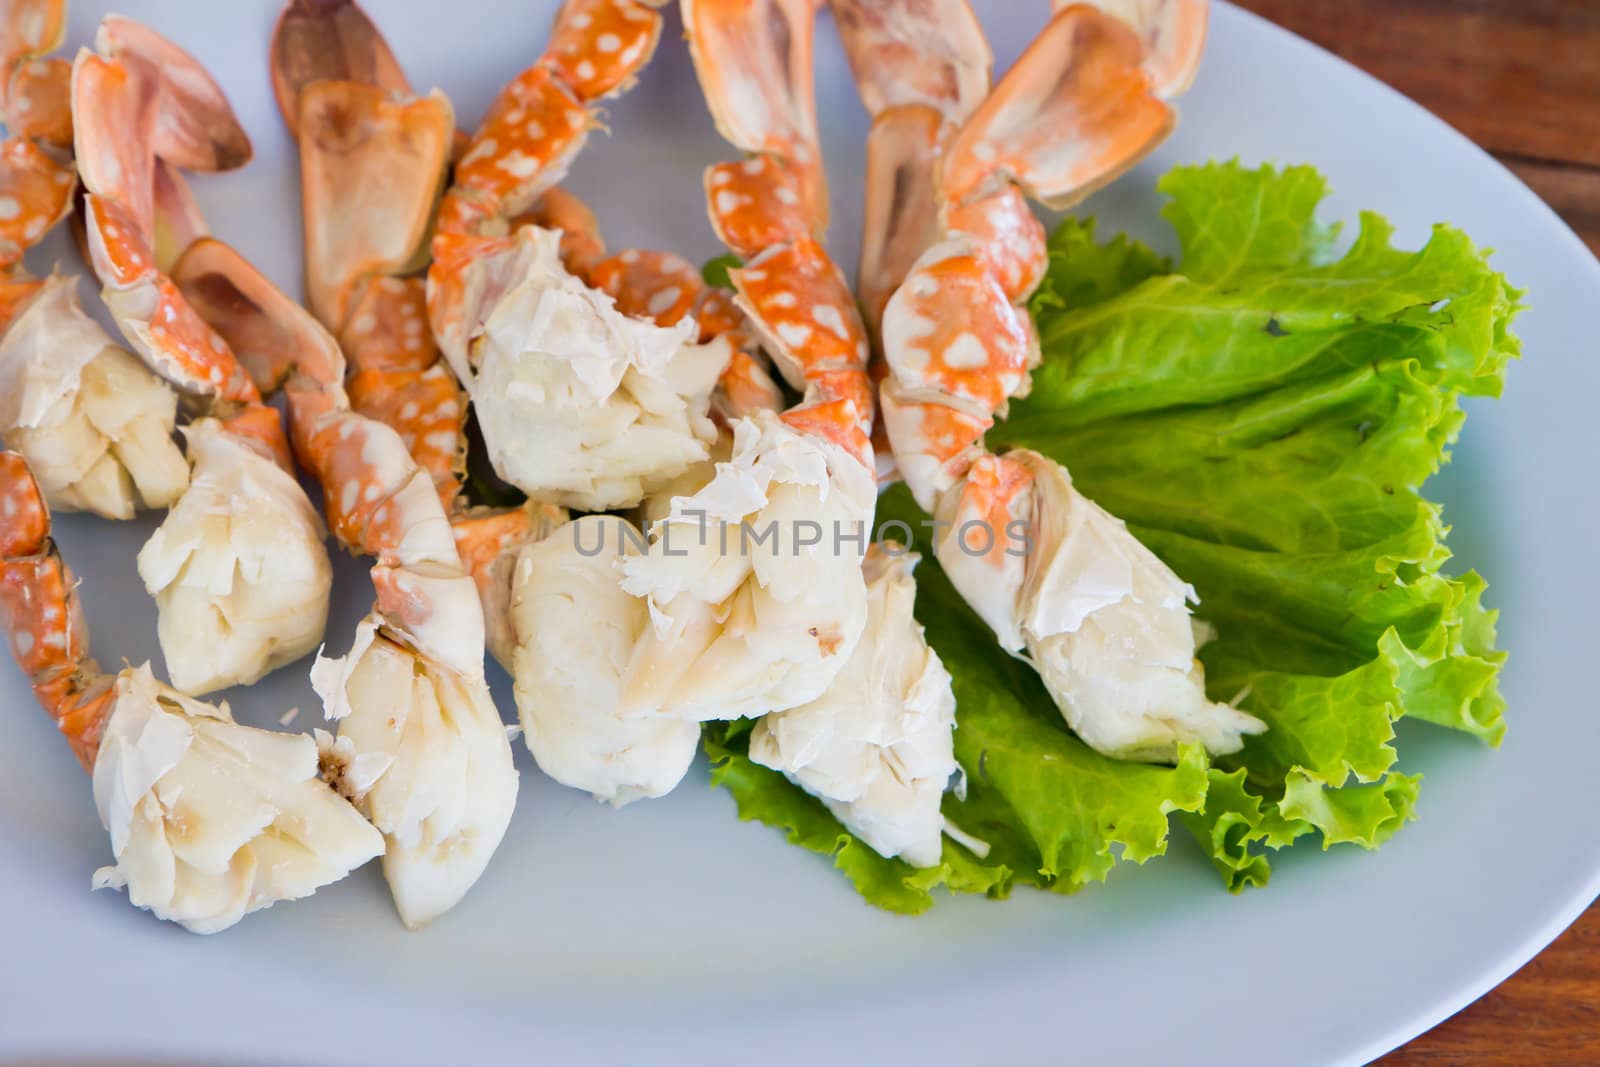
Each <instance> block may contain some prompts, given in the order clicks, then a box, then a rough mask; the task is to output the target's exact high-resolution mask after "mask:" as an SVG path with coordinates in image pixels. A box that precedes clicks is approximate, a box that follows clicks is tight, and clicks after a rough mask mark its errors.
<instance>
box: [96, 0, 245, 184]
mask: <svg viewBox="0 0 1600 1067" xmlns="http://www.w3.org/2000/svg"><path fill="white" fill-rule="evenodd" d="M95 48H96V49H97V50H98V51H99V53H100V55H101V56H104V57H105V58H106V60H107V61H108V63H109V64H111V65H125V66H127V67H130V68H133V69H135V70H137V71H138V72H139V76H140V78H141V79H143V80H146V81H147V86H146V89H147V91H149V92H152V93H154V94H155V96H156V101H155V102H154V105H153V110H152V111H151V112H149V113H147V114H149V115H151V116H159V117H160V121H158V122H157V121H149V122H146V123H144V124H142V125H140V126H136V127H132V128H129V129H125V130H122V131H120V135H121V138H123V139H124V141H125V143H127V142H131V141H133V140H134V139H135V138H137V137H138V135H139V134H140V133H146V134H148V138H149V139H148V140H145V141H143V142H142V143H136V144H135V143H129V144H128V147H129V148H130V149H133V150H135V151H139V152H143V153H148V154H149V155H151V156H154V157H155V158H157V159H164V160H166V161H167V162H168V163H171V164H172V165H173V166H177V167H182V168H183V169H184V170H201V171H224V170H235V169H237V168H239V167H242V166H244V165H245V164H246V163H248V162H250V157H251V154H252V149H251V147H250V137H249V135H248V134H246V133H245V132H244V127H243V126H241V125H240V124H239V120H238V119H237V118H235V117H234V114H233V106H232V105H231V104H229V103H228V98H227V96H226V95H225V94H224V93H223V91H222V87H221V86H220V85H218V84H217V82H216V79H214V78H212V77H211V74H210V72H208V71H207V70H206V68H205V67H204V66H202V65H201V63H200V61H199V60H197V59H195V58H194V57H193V56H191V55H190V54H189V53H188V52H185V51H184V50H183V49H181V48H179V47H178V46H177V45H175V44H173V43H172V42H171V41H169V40H167V39H166V38H165V37H163V36H161V35H160V34H159V33H156V32H155V31H154V30H152V29H150V28H149V27H147V26H143V25H141V24H140V23H137V22H135V21H133V20H132V19H129V18H123V17H122V16H121V15H107V16H106V17H105V18H104V19H102V20H101V21H100V30H99V32H98V33H97V34H96V35H95ZM80 76H82V75H81V72H80V73H78V74H76V75H75V77H80ZM76 94H77V87H76V86H74V95H75V96H76ZM133 96H134V97H135V99H134V100H132V101H130V106H137V100H138V97H140V96H142V94H133ZM77 102H79V103H81V102H82V98H81V97H80V98H79V99H78V101H77ZM73 113H74V114H75V115H76V116H77V117H78V121H79V122H83V121H85V116H84V114H83V109H82V108H80V107H76V106H75V107H74V108H73ZM111 117H113V116H107V118H111ZM98 120H99V117H98V116H94V117H92V118H90V119H89V121H98ZM80 155H81V153H80ZM144 173H145V168H143V167H139V168H133V169H130V170H128V171H127V172H126V174H127V177H128V178H130V179H136V178H138V177H140V176H142V175H143V174H144ZM90 187H91V188H95V189H98V188H99V186H97V185H94V184H93V183H90Z"/></svg>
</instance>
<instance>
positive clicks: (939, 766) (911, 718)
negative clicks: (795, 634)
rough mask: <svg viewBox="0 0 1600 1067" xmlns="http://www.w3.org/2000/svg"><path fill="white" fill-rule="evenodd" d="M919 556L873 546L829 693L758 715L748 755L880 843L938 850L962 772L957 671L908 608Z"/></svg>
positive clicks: (889, 851)
mask: <svg viewBox="0 0 1600 1067" xmlns="http://www.w3.org/2000/svg"><path fill="white" fill-rule="evenodd" d="M916 561H917V557H916V556H915V555H913V554H909V553H907V552H906V551H905V550H904V549H898V550H897V551H895V552H893V553H891V552H890V551H885V550H881V549H877V548H875V549H874V550H873V551H872V552H871V553H869V554H868V556H867V560H866V563H865V565H864V568H863V570H864V575H865V578H866V582H867V626H866V630H865V632H864V633H863V634H862V638H861V642H860V644H858V645H857V646H856V650H855V653H854V654H853V655H852V656H851V657H850V660H849V662H848V663H846V664H845V667H844V669H843V670H842V671H840V672H839V675H838V677H836V678H835V679H834V680H833V684H832V685H830V686H829V687H828V689H827V691H826V692H825V693H823V694H822V695H821V696H820V697H818V698H817V699H816V700H813V701H811V702H810V703H809V704H804V705H802V706H800V707H798V708H793V709H791V710H789V711H783V712H777V713H775V714H772V715H767V716H764V717H763V718H761V719H760V720H759V721H758V722H757V723H756V725H755V728H754V730H753V731H752V732H751V735H750V758H751V759H752V760H754V761H755V762H756V763H759V764H761V765H762V766H764V767H771V768H772V769H773V770H776V771H782V772H783V773H784V774H785V775H787V776H788V778H789V779H790V780H791V781H792V782H794V783H795V784H796V785H798V786H800V787H801V788H802V789H804V790H805V791H806V792H808V793H811V794H812V795H813V796H816V797H817V798H819V799H820V800H821V801H822V802H823V803H824V804H826V805H827V807H828V810H829V811H831V812H833V814H834V816H835V817H836V818H837V819H838V820H839V821H840V822H841V823H842V824H843V825H844V827H845V828H846V829H847V830H849V831H850V832H851V833H853V834H855V835H856V836H858V837H860V838H861V839H862V840H863V841H865V842H866V843H867V844H868V845H870V846H872V848H873V849H874V850H875V851H877V852H878V853H879V854H880V855H882V856H886V857H889V858H894V857H896V856H898V857H900V858H902V859H904V860H905V861H906V862H907V863H910V864H911V865H912V866H915V867H929V866H932V865H934V864H936V863H938V862H939V852H940V836H941V831H942V830H943V828H944V818H943V816H942V815H941V814H940V812H939V804H940V801H941V800H942V798H943V796H944V791H945V787H946V785H948V783H949V781H950V778H951V776H952V775H953V774H955V773H956V770H957V766H956V758H955V742H954V739H953V733H952V732H953V730H954V729H955V713H956V699H955V694H954V693H953V692H952V691H951V688H950V674H949V672H948V671H946V670H945V668H944V664H943V663H941V662H940V660H939V655H938V653H936V652H934V651H933V650H932V649H931V648H929V647H928V643H927V641H926V640H925V639H924V637H923V634H922V627H921V626H920V625H918V623H917V621H916V619H915V618H913V617H912V614H911V609H912V605H913V603H914V602H915V600H916V585H915V583H914V582H913V581H912V578H911V570H912V568H913V567H914V566H915V565H916Z"/></svg>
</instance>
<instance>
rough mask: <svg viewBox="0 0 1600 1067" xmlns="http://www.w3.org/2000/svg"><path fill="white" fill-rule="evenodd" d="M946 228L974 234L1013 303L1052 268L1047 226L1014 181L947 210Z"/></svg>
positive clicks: (1020, 298)
mask: <svg viewBox="0 0 1600 1067" xmlns="http://www.w3.org/2000/svg"><path fill="white" fill-rule="evenodd" d="M944 225H945V229H946V230H947V231H948V232H949V233H951V234H964V235H966V236H968V237H971V238H972V240H973V243H974V244H975V245H976V246H977V249H978V252H979V254H980V255H982V257H983V259H984V261H985V262H986V263H988V265H989V269H990V270H992V271H993V272H994V275H995V278H996V279H997V280H998V281H999V282H1000V288H1001V289H1003V290H1004V291H1005V294H1006V296H1007V297H1008V298H1009V299H1010V300H1011V302H1012V303H1021V302H1023V301H1024V300H1026V299H1027V298H1028V297H1029V296H1031V295H1032V294H1033V291H1034V290H1035V289H1037V288H1038V287H1039V283H1040V282H1042V281H1044V273H1045V271H1046V270H1048V269H1049V267H1050V249H1049V243H1048V241H1049V239H1048V236H1047V235H1046V233H1045V229H1044V224H1043V223H1041V222H1040V221H1039V220H1038V218H1037V217H1036V216H1035V215H1034V213H1033V210H1032V209H1031V208H1029V207H1028V200H1027V197H1025V196H1024V195H1023V193H1022V190H1021V189H1018V188H1017V187H1016V186H1015V185H1010V184H1007V185H1004V186H1002V187H1001V188H1000V189H999V190H997V191H995V192H993V193H990V194H989V195H988V196H985V197H980V198H979V199H977V200H973V201H970V202H968V203H966V204H958V205H955V206H952V207H950V208H948V209H947V210H946V212H945V217H944Z"/></svg>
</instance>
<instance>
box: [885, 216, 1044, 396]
mask: <svg viewBox="0 0 1600 1067" xmlns="http://www.w3.org/2000/svg"><path fill="white" fill-rule="evenodd" d="M941 249H942V250H943V254H942V255H940V254H939V253H940V249H936V250H934V251H932V252H930V253H929V256H928V257H924V262H923V263H922V264H921V265H920V266H918V267H917V269H915V270H913V271H912V272H911V275H910V276H909V277H908V278H907V279H906V282H905V284H904V285H902V286H901V287H900V290H899V291H898V292H897V293H895V295H894V297H893V299H891V300H890V301H889V306H888V308H887V310H886V311H885V314H884V319H883V335H884V348H885V350H886V352H887V353H888V360H889V366H890V369H891V370H892V371H893V372H894V375H895V377H896V378H898V379H899V380H900V381H901V382H902V383H904V384H906V385H907V386H911V387H926V388H932V389H937V390H939V391H941V392H943V393H945V394H947V395H949V396H952V397H958V398H961V399H962V400H965V401H968V402H970V403H974V404H977V405H978V406H980V407H981V408H982V409H983V410H985V411H990V412H992V411H995V410H997V409H999V407H1000V406H1001V405H1002V404H1004V403H1005V401H1006V399H1007V398H1008V397H1010V396H1012V395H1013V394H1015V393H1016V392H1017V390H1019V389H1020V388H1022V386H1023V384H1024V383H1025V382H1026V381H1027V373H1028V368H1029V367H1031V366H1033V365H1034V364H1035V362H1036V353H1037V350H1038V338H1037V337H1036V336H1035V335H1034V333H1033V331H1032V329H1031V328H1030V327H1029V323H1028V322H1027V312H1026V311H1025V310H1024V309H1021V308H1018V307H1016V306H1015V305H1013V304H1012V302H1011V299H1010V297H1008V296H1007V294H1006V292H1005V290H1004V289H1003V288H1002V287H1001V285H1000V282H999V280H998V279H997V278H996V277H995V275H994V273H993V272H992V271H991V270H990V269H989V265H988V263H987V262H986V261H985V260H984V259H983V258H982V257H981V256H980V255H979V254H978V252H977V251H976V249H974V248H973V247H972V245H971V242H961V243H955V244H952V245H947V246H941ZM929 257H933V258H931V260H930V258H929Z"/></svg>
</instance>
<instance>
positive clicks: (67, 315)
mask: <svg viewBox="0 0 1600 1067" xmlns="http://www.w3.org/2000/svg"><path fill="white" fill-rule="evenodd" d="M74 285H75V282H74V280H73V279H70V278H66V277H61V276H57V277H53V278H50V279H49V280H47V281H46V282H45V283H44V287H43V288H42V289H41V290H40V292H39V293H38V295H36V296H35V297H34V298H33V299H32V300H30V301H29V302H28V304H27V306H26V307H25V308H24V309H23V310H22V312H21V314H19V315H18V316H17V318H16V319H15V320H13V321H12V323H11V326H10V328H9V329H7V330H6V332H5V336H4V338H0V435H3V436H4V437H5V440H6V442H7V443H8V444H9V445H10V446H11V447H13V448H15V449H17V451H19V452H21V453H22V454H23V455H24V456H26V457H27V459H28V465H29V466H30V467H31V468H32V470H33V472H34V475H35V477H37V478H38V481H39V486H40V488H41V489H43V490H44V494H45V499H46V500H47V501H48V502H49V504H50V506H51V507H52V508H55V509H56V510H59V511H91V512H94V513H95V514H97V515H102V516H104V517H106V518H109V519H128V518H132V517H133V513H134V511H135V510H136V509H138V508H139V507H148V508H165V507H168V506H170V505H171V504H172V503H173V502H174V501H176V500H177V499H178V497H179V496H181V495H182V493H183V490H184V488H185V487H186V486H187V485H188V484H189V465H188V463H187V462H185V460H184V458H183V452H182V451H181V450H180V449H179V448H178V444H177V442H176V441H175V440H174V439H173V424H174V421H175V418H176V415H177V406H178V401H177V396H176V395H175V394H174V393H173V392H172V390H171V389H169V388H167V386H166V385H165V384H164V383H163V382H162V381H161V380H160V379H159V378H157V377H156V376H155V375H154V374H152V373H151V372H150V371H149V370H147V369H145V367H144V365H143V364H142V363H140V362H139V361H138V360H137V359H135V358H134V357H133V356H132V355H130V354H129V353H127V352H125V351H123V350H122V349H121V348H118V347H117V346H116V345H115V344H113V343H112V341H111V338H110V337H108V336H107V335H106V332H105V331H104V330H102V329H101V328H100V326H99V324H98V323H96V322H95V321H94V320H93V319H91V318H89V316H88V315H86V314H84V312H83V309H82V307H80V306H79V304H78V300H77V296H76V294H75V291H74Z"/></svg>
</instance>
